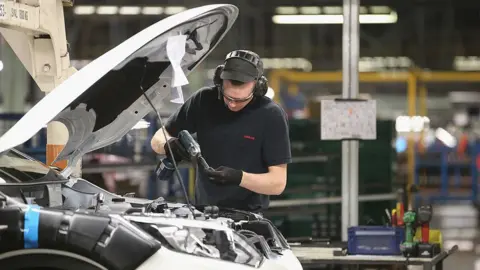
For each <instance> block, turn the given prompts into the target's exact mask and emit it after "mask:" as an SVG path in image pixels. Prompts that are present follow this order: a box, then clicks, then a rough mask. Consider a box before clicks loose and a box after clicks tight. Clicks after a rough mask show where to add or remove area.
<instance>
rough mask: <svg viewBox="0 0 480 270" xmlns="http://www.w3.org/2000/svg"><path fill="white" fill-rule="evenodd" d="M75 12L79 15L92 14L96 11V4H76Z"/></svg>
mask: <svg viewBox="0 0 480 270" xmlns="http://www.w3.org/2000/svg"><path fill="white" fill-rule="evenodd" d="M73 13H75V14H77V15H91V14H93V13H95V7H94V6H76V7H75V8H74V9H73Z"/></svg>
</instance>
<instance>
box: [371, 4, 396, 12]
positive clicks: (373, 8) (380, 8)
mask: <svg viewBox="0 0 480 270" xmlns="http://www.w3.org/2000/svg"><path fill="white" fill-rule="evenodd" d="M370 11H371V12H372V13H374V14H389V13H390V12H392V9H390V7H387V6H371V7H370Z"/></svg>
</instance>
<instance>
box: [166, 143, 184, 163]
mask: <svg viewBox="0 0 480 270" xmlns="http://www.w3.org/2000/svg"><path fill="white" fill-rule="evenodd" d="M167 143H168V144H169V145H170V148H171V149H172V152H170V151H169V149H168V145H167ZM167 143H165V144H164V145H163V149H164V150H165V154H166V155H167V157H169V158H170V159H172V160H173V159H174V160H175V162H180V161H182V160H187V161H189V160H190V155H189V154H188V153H187V151H186V150H185V148H184V147H183V145H182V144H181V143H180V141H179V140H178V139H177V138H170V139H169V140H168V142H167Z"/></svg>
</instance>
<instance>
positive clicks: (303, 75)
mask: <svg viewBox="0 0 480 270" xmlns="http://www.w3.org/2000/svg"><path fill="white" fill-rule="evenodd" d="M268 81H269V84H270V87H271V88H272V89H273V90H274V91H275V99H276V100H277V101H279V99H280V93H279V92H280V87H281V84H282V83H285V84H288V85H289V86H290V88H292V89H295V87H291V86H295V85H297V84H299V83H312V82H317V83H341V82H342V73H341V72H340V71H338V72H336V71H333V72H298V71H290V70H273V71H271V72H270V74H269V78H268ZM359 82H361V83H404V84H406V88H407V108H408V115H409V116H415V115H421V116H426V114H427V105H426V100H427V84H428V83H452V82H458V83H464V82H480V72H428V71H420V70H411V71H401V72H360V74H359ZM417 90H419V91H417ZM417 92H418V93H417ZM360 93H361V89H360ZM417 94H418V97H419V98H418V99H419V112H418V113H417ZM407 155H408V185H407V187H408V188H407V189H408V190H407V198H408V204H409V205H410V204H411V199H412V198H411V194H410V187H411V186H412V185H413V183H414V169H415V151H414V139H413V136H410V138H409V139H408V152H407ZM406 207H407V206H406Z"/></svg>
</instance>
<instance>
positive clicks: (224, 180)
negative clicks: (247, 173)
mask: <svg viewBox="0 0 480 270" xmlns="http://www.w3.org/2000/svg"><path fill="white" fill-rule="evenodd" d="M205 174H206V175H207V176H208V178H209V179H210V180H211V181H212V182H214V183H215V184H219V185H236V186H238V185H240V183H241V182H242V178H243V172H242V171H241V170H235V169H232V168H228V167H224V166H221V167H218V168H217V169H216V170H206V171H205Z"/></svg>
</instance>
